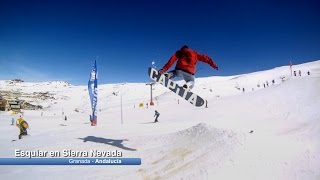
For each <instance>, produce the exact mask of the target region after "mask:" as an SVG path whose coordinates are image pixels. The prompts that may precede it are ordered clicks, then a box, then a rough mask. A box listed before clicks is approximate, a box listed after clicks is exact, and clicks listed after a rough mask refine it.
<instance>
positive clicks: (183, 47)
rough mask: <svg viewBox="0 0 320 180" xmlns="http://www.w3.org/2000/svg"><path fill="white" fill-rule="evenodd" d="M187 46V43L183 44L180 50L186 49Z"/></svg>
mask: <svg viewBox="0 0 320 180" xmlns="http://www.w3.org/2000/svg"><path fill="white" fill-rule="evenodd" d="M188 48H189V47H188V46H187V45H183V46H182V47H181V50H183V49H188Z"/></svg>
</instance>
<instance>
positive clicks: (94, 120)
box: [88, 60, 98, 126]
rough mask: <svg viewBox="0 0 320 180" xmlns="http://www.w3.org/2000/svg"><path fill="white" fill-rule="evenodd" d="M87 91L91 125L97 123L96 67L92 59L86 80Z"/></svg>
mask: <svg viewBox="0 0 320 180" xmlns="http://www.w3.org/2000/svg"><path fill="white" fill-rule="evenodd" d="M88 91H89V96H90V101H91V108H92V115H90V121H91V126H96V125H97V101H98V69H97V62H96V60H95V61H94V64H93V66H92V70H91V72H90V78H89V82H88Z"/></svg>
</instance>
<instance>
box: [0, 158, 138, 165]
mask: <svg viewBox="0 0 320 180" xmlns="http://www.w3.org/2000/svg"><path fill="white" fill-rule="evenodd" d="M0 165H141V159H140V158H31V159H29V158H0Z"/></svg>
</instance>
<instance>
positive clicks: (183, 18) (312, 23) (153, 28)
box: [0, 0, 320, 85]
mask: <svg viewBox="0 0 320 180" xmlns="http://www.w3.org/2000/svg"><path fill="white" fill-rule="evenodd" d="M319 9H320V3H319V2H318V1H316V0H314V1H311V0H300V1H294V0H292V1H283V0H264V1H260V0H251V1H247V0H239V1H236V0H229V1H225V0H219V1H215V0H212V1H209V0H208V1H202V0H184V1H182V0H179V1H178V0H177V1H173V0H172V1H171V0H162V1H157V2H156V1H147V0H137V1H133V0H132V1H129V0H126V1H121V0H119V1H117V0H105V1H103V0H98V1H89V0H88V1H84V0H78V1H76V0H74V1H70V0H66V1H64V0H55V1H53V0H38V1H30V0H23V1H22V0H21V1H16V0H1V1H0V79H13V78H21V79H23V80H26V81H49V80H64V81H68V82H71V83H72V84H75V85H85V84H86V83H87V82H88V79H89V74H90V69H91V66H92V64H93V62H94V60H95V59H96V57H97V56H98V61H97V65H98V70H99V83H104V84H105V83H119V82H148V81H149V78H148V76H147V68H148V67H149V66H150V65H151V62H152V61H155V62H156V65H157V67H159V68H160V67H162V66H163V65H164V64H165V63H166V62H167V60H168V59H169V58H170V57H171V55H172V54H173V53H174V52H175V51H176V50H177V49H179V48H180V47H181V46H182V45H184V44H187V45H189V47H191V48H193V49H195V50H197V51H198V52H200V53H204V54H207V55H209V56H210V57H212V58H213V59H214V60H215V62H216V63H217V64H218V66H219V71H215V70H213V69H212V68H211V67H210V66H208V65H206V64H203V63H201V62H200V63H199V64H198V66H197V69H198V71H197V74H196V76H197V77H204V76H216V75H217V76H224V75H233V74H241V73H248V72H253V71H259V70H265V69H270V68H273V67H276V66H281V65H287V64H288V62H289V61H290V60H291V61H292V62H293V63H296V64H298V63H303V62H308V61H312V60H317V59H320V11H319Z"/></svg>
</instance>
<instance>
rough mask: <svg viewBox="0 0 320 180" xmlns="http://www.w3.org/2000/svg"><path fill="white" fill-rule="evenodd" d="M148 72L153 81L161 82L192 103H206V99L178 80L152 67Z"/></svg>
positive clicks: (195, 104) (198, 104) (197, 104)
mask: <svg viewBox="0 0 320 180" xmlns="http://www.w3.org/2000/svg"><path fill="white" fill-rule="evenodd" d="M148 74H149V77H150V78H151V79H152V80H153V81H155V82H159V83H160V84H162V85H163V86H165V87H166V88H168V89H170V90H171V91H172V92H174V93H176V94H177V95H178V96H180V97H182V98H183V99H185V100H186V101H188V102H189V103H190V104H192V105H194V106H196V107H201V106H203V105H204V103H205V100H204V99H203V98H201V97H200V96H198V95H197V94H195V93H193V92H191V91H189V90H188V89H185V88H183V87H181V86H179V85H178V84H177V83H176V82H174V81H172V80H171V79H169V78H167V77H166V76H165V75H164V74H160V73H159V72H158V71H157V70H156V69H154V68H151V67H150V68H149V70H148Z"/></svg>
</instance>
